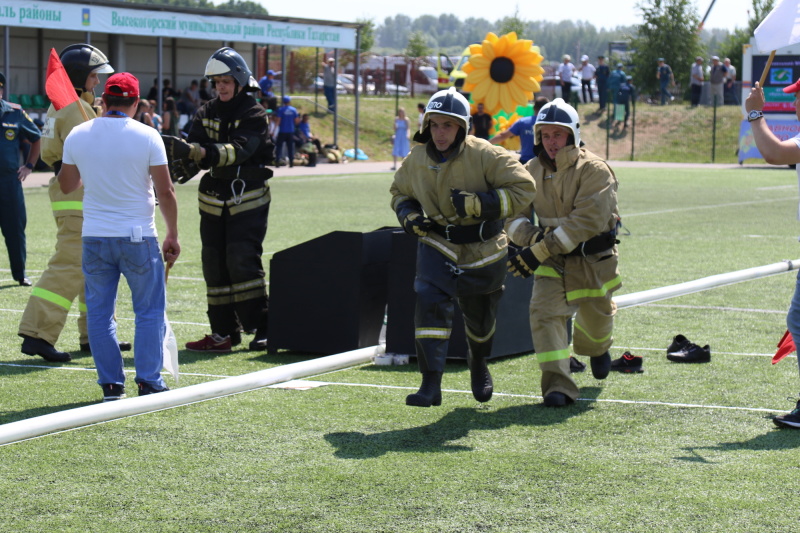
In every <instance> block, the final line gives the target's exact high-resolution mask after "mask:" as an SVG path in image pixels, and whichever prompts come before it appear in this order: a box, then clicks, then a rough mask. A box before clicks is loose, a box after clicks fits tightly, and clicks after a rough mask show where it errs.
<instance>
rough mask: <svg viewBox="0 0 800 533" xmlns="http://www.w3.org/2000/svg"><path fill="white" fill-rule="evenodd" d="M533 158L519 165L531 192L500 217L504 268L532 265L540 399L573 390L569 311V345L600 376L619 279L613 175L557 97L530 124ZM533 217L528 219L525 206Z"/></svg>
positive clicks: (558, 398) (568, 395)
mask: <svg viewBox="0 0 800 533" xmlns="http://www.w3.org/2000/svg"><path fill="white" fill-rule="evenodd" d="M534 136H535V141H534V142H535V144H536V145H537V153H538V154H539V155H538V156H537V157H536V158H534V159H532V160H531V161H530V162H529V163H528V165H527V166H526V168H527V170H528V172H530V174H531V175H532V176H533V179H534V181H535V182H536V191H537V195H536V198H535V200H534V201H533V203H532V205H530V206H528V208H527V209H526V210H524V211H523V212H522V214H520V215H518V216H516V217H514V218H513V219H511V220H509V221H507V222H506V231H507V232H508V235H509V238H510V239H511V241H512V242H513V243H514V244H515V245H517V246H520V247H522V249H521V251H519V252H518V253H511V254H510V257H509V267H510V268H509V270H510V271H511V272H514V273H515V274H516V273H518V274H521V275H523V276H526V277H527V276H529V275H531V274H532V273H534V272H535V274H536V282H535V283H534V285H533V296H532V298H531V304H530V313H531V332H532V335H533V344H534V348H535V349H536V354H537V358H538V360H539V367H540V369H541V371H542V395H543V396H544V403H545V405H547V406H554V407H557V406H562V405H566V404H567V403H571V402H574V401H575V399H577V397H578V386H577V385H576V383H575V380H573V379H572V376H571V375H570V371H569V356H570V353H569V341H568V332H567V321H568V320H569V319H570V318H571V317H572V316H573V315H575V321H574V322H575V331H574V335H573V350H574V351H575V353H576V354H577V355H588V356H589V357H590V358H591V359H590V361H591V368H592V374H593V375H594V377H595V378H597V379H604V378H605V377H606V376H608V373H609V370H610V366H611V356H610V355H609V353H608V349H609V348H610V347H611V343H612V340H613V339H612V328H613V320H614V314H615V313H616V306H615V305H614V302H613V301H612V299H611V294H612V293H613V292H614V291H615V290H617V289H618V288H619V287H620V286H621V285H622V282H621V280H620V276H619V271H618V269H617V263H618V255H617V247H616V242H617V241H616V229H617V222H618V220H619V215H618V211H617V179H616V176H615V175H614V172H613V171H612V170H611V168H609V166H608V164H607V163H606V162H605V161H604V160H602V159H601V158H599V157H597V156H596V155H594V154H593V153H591V152H589V151H588V150H586V149H585V148H582V147H581V139H580V125H579V123H578V113H577V112H576V111H575V109H573V108H572V107H571V106H569V105H568V104H566V103H565V102H564V100H562V99H560V98H558V99H556V100H554V101H553V102H551V103H549V104H547V105H546V106H544V107H543V108H542V109H541V110H540V111H539V114H538V116H537V118H536V125H535V126H534ZM533 213H535V216H536V217H537V219H538V224H533V223H532V222H531V220H532V214H533Z"/></svg>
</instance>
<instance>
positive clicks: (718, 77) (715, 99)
mask: <svg viewBox="0 0 800 533" xmlns="http://www.w3.org/2000/svg"><path fill="white" fill-rule="evenodd" d="M727 73H728V69H727V68H726V67H725V65H723V64H722V63H720V61H719V57H717V56H713V57H712V58H711V71H710V72H709V75H708V79H709V81H710V82H711V83H710V85H711V105H713V106H718V105H723V104H724V103H725V87H724V84H725V76H726V75H727Z"/></svg>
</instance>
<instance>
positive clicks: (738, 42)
mask: <svg viewBox="0 0 800 533" xmlns="http://www.w3.org/2000/svg"><path fill="white" fill-rule="evenodd" d="M774 5H775V0H753V11H752V12H750V11H749V10H748V14H750V15H751V18H750V19H749V20H748V23H747V27H746V28H743V29H739V28H736V30H735V31H734V32H733V33H732V34H730V35H729V36H728V38H727V39H725V40H724V41H723V42H722V44H721V45H720V47H719V53H718V54H717V55H719V56H720V57H727V58H730V60H731V64H732V65H733V66H734V67H736V70H737V72H738V73H739V75H738V80H739V81H741V74H742V67H743V66H744V65H743V64H742V61H743V59H742V48H743V47H744V46H745V45H747V44H750V38H751V37H752V36H753V32H754V31H755V29H756V28H757V27H758V25H759V24H761V21H763V20H764V18H766V16H767V15H769V12H770V11H772V8H773V7H774ZM753 76H760V73H753Z"/></svg>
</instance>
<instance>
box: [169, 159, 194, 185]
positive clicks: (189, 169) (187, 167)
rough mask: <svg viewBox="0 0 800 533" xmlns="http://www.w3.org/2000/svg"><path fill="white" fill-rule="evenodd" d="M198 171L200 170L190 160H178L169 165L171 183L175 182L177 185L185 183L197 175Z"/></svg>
mask: <svg viewBox="0 0 800 533" xmlns="http://www.w3.org/2000/svg"><path fill="white" fill-rule="evenodd" d="M200 171H201V168H200V167H199V166H198V164H197V163H195V162H194V161H192V160H191V159H178V160H176V161H173V162H172V163H170V165H169V173H170V174H171V175H172V181H177V182H178V183H186V182H187V181H189V180H190V179H192V178H193V177H195V176H196V175H197V174H199V173H200Z"/></svg>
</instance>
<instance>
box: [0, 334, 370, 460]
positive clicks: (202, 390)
mask: <svg viewBox="0 0 800 533" xmlns="http://www.w3.org/2000/svg"><path fill="white" fill-rule="evenodd" d="M382 352H383V346H370V347H368V348H360V349H358V350H353V351H350V352H344V353H340V354H335V355H329V356H326V357H319V358H317V359H312V360H309V361H301V362H299V363H291V364H288V365H283V366H279V367H276V368H270V369H268V370H260V371H258V372H253V373H250V374H245V375H243V376H236V377H232V378H225V379H220V380H216V381H211V382H208V383H200V384H198V385H191V386H189V387H183V388H180V389H175V390H170V391H167V392H160V393H158V394H151V395H148V396H139V397H135V398H127V399H124V400H117V401H114V402H106V403H98V404H94V405H87V406H85V407H78V408H77V409H69V410H67V411H59V412H57V413H50V414H48V415H43V416H37V417H35V418H29V419H27V420H19V421H17V422H11V423H9V424H5V425H2V426H0V445H5V444H11V443H14V442H18V441H20V440H24V439H30V438H33V437H38V436H41V435H46V434H47V433H53V432H55V431H63V430H66V429H71V428H76V427H81V426H86V425H90V424H97V423H99V422H105V421H108V420H114V419H117V418H123V417H126V416H132V415H138V414H142V413H149V412H153V411H159V410H161V409H167V408H170V407H178V406H181V405H187V404H190V403H194V402H198V401H201V400H208V399H210V398H218V397H221V396H227V395H229V394H234V393H237V392H244V391H249V390H254V389H259V388H262V387H267V386H269V385H274V384H275V383H283V382H285V381H290V380H292V379H298V378H302V377H307V376H312V375H316V374H322V373H325V372H332V371H334V370H339V369H341V368H348V367H352V366H356V365H360V364H363V363H367V362H369V361H370V359H371V358H372V357H373V356H374V355H377V354H379V353H382Z"/></svg>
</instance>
